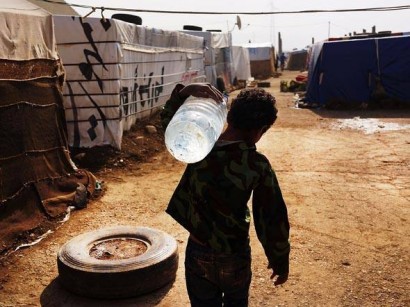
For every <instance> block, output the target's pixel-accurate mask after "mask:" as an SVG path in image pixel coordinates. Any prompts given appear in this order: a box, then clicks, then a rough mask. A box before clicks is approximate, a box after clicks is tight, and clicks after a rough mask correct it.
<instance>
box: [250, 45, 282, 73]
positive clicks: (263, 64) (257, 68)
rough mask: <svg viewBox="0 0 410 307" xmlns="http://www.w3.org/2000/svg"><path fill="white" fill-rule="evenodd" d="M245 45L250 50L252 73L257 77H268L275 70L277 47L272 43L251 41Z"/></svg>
mask: <svg viewBox="0 0 410 307" xmlns="http://www.w3.org/2000/svg"><path fill="white" fill-rule="evenodd" d="M244 47H246V48H248V50H249V60H250V63H251V75H252V77H254V78H256V79H267V78H270V77H272V76H273V73H274V72H275V48H274V47H273V46H272V44H271V43H260V44H256V43H250V44H246V45H245V46H244Z"/></svg>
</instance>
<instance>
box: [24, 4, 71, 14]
mask: <svg viewBox="0 0 410 307" xmlns="http://www.w3.org/2000/svg"><path fill="white" fill-rule="evenodd" d="M27 1H28V2H31V3H33V4H34V5H37V6H38V7H41V8H42V9H44V10H46V11H47V12H49V13H51V14H53V15H69V16H79V14H78V13H77V12H76V11H75V10H74V8H72V7H71V6H70V5H68V4H67V3H66V2H65V1H64V0H53V1H52V2H46V1H43V0H27Z"/></svg>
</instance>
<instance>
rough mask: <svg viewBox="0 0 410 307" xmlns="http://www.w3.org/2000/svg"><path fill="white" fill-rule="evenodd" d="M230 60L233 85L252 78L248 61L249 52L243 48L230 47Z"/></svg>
mask: <svg viewBox="0 0 410 307" xmlns="http://www.w3.org/2000/svg"><path fill="white" fill-rule="evenodd" d="M232 59H233V69H232V75H233V80H234V81H233V83H234V85H237V84H235V83H238V82H239V81H244V83H245V85H246V81H247V80H248V79H250V78H251V77H252V75H251V61H250V59H249V50H248V48H245V47H243V46H232Z"/></svg>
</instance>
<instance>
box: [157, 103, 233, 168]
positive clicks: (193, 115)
mask: <svg viewBox="0 0 410 307" xmlns="http://www.w3.org/2000/svg"><path fill="white" fill-rule="evenodd" d="M226 115H227V104H226V101H225V100H224V101H222V102H220V103H218V102H216V101H214V100H213V99H210V98H208V99H207V98H198V97H194V96H190V97H188V98H187V99H186V100H185V102H184V103H183V104H182V106H181V107H180V108H179V109H178V110H177V112H176V113H175V114H174V116H173V117H172V119H171V121H170V123H169V124H168V126H167V129H166V130H165V145H166V147H167V149H168V151H169V152H170V153H171V154H172V155H173V156H174V157H175V159H177V160H179V161H182V162H185V163H195V162H198V161H201V160H202V159H203V158H205V157H206V156H207V155H208V153H209V152H210V151H211V150H212V147H213V146H214V144H215V142H216V141H217V140H218V138H219V136H220V135H221V133H222V130H223V128H224V125H225V122H226Z"/></svg>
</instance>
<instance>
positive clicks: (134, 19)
mask: <svg viewBox="0 0 410 307" xmlns="http://www.w3.org/2000/svg"><path fill="white" fill-rule="evenodd" d="M111 18H113V19H118V20H122V21H125V22H129V23H133V24H136V25H138V26H140V25H142V18H141V17H139V16H136V15H131V14H113V15H112V16H111Z"/></svg>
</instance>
